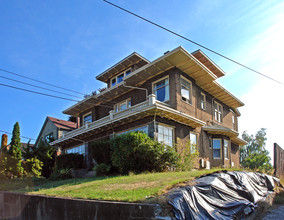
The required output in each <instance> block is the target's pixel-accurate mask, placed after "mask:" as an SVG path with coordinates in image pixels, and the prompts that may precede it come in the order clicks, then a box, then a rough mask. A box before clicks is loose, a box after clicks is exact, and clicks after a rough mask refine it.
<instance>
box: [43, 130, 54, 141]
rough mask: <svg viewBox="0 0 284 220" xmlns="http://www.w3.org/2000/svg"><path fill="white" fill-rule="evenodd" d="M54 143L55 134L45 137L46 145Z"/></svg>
mask: <svg viewBox="0 0 284 220" xmlns="http://www.w3.org/2000/svg"><path fill="white" fill-rule="evenodd" d="M52 141H54V138H53V132H51V133H49V134H48V135H45V142H46V143H50V142H52Z"/></svg>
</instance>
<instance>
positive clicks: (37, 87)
mask: <svg viewBox="0 0 284 220" xmlns="http://www.w3.org/2000/svg"><path fill="white" fill-rule="evenodd" d="M0 78H3V79H7V80H10V81H14V82H17V83H21V84H25V85H28V86H33V87H36V88H40V89H44V90H48V91H51V92H56V93H60V94H63V95H67V96H72V97H76V98H81V97H79V96H75V95H70V94H67V93H65V92H60V91H56V90H53V89H48V88H44V87H41V86H36V85H34V84H30V83H25V82H22V81H19V80H15V79H11V78H8V77H5V76H0Z"/></svg>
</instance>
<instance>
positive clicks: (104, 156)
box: [90, 140, 111, 164]
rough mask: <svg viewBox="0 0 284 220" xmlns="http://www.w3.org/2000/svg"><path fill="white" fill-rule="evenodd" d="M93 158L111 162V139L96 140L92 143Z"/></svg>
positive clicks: (102, 161)
mask: <svg viewBox="0 0 284 220" xmlns="http://www.w3.org/2000/svg"><path fill="white" fill-rule="evenodd" d="M90 147H91V155H92V158H93V159H94V160H95V161H96V162H97V163H98V164H101V163H104V164H111V159H110V154H111V153H110V140H103V141H94V142H92V143H91V144H90Z"/></svg>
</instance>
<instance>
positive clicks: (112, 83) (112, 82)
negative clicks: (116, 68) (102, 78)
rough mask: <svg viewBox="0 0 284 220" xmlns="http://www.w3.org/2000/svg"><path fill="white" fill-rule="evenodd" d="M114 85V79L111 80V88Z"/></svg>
mask: <svg viewBox="0 0 284 220" xmlns="http://www.w3.org/2000/svg"><path fill="white" fill-rule="evenodd" d="M115 84H116V78H114V79H112V80H111V86H114V85H115Z"/></svg>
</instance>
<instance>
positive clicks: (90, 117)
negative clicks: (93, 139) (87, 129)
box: [83, 112, 92, 125]
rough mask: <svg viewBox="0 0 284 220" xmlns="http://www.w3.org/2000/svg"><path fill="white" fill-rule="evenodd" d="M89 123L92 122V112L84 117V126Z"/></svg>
mask: <svg viewBox="0 0 284 220" xmlns="http://www.w3.org/2000/svg"><path fill="white" fill-rule="evenodd" d="M88 122H92V112H89V113H87V114H85V115H84V116H83V125H85V124H86V123H88Z"/></svg>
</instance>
